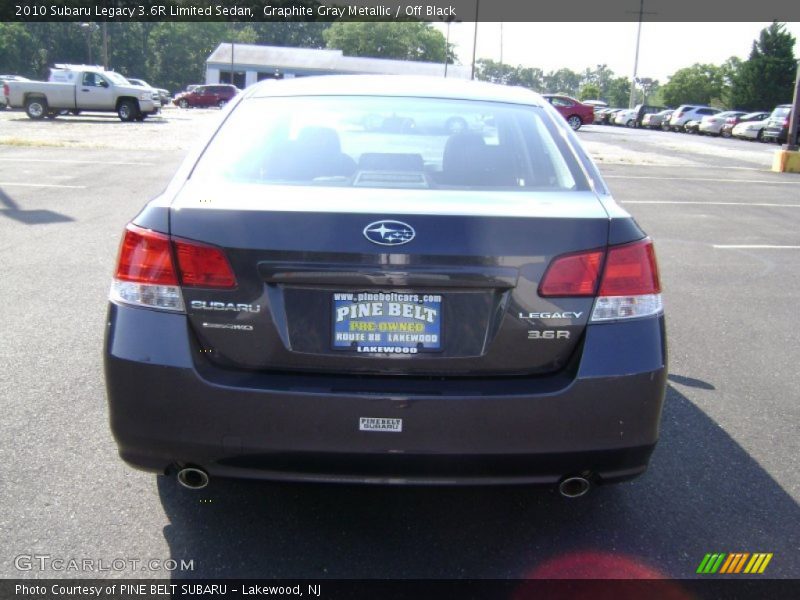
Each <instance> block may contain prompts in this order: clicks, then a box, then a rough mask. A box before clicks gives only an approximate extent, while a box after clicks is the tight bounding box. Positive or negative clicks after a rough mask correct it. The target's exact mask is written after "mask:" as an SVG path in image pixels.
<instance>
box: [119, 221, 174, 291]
mask: <svg viewBox="0 0 800 600" xmlns="http://www.w3.org/2000/svg"><path fill="white" fill-rule="evenodd" d="M116 278H117V279H120V280H122V281H136V282H139V283H156V284H164V285H177V284H178V278H177V277H176V275H175V269H174V267H173V266H172V255H171V253H170V248H169V236H167V235H164V234H163V233H157V232H155V231H150V230H149V229H143V228H141V227H137V226H136V225H128V227H127V228H126V229H125V236H124V237H123V238H122V245H121V246H120V249H119V260H118V261H117V274H116Z"/></svg>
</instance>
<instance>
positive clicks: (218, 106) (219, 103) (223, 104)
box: [217, 100, 228, 108]
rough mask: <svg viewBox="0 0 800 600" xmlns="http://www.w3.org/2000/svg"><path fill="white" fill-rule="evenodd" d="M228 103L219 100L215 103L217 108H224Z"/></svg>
mask: <svg viewBox="0 0 800 600" xmlns="http://www.w3.org/2000/svg"><path fill="white" fill-rule="evenodd" d="M227 103H228V101H227V100H220V101H219V102H217V108H225V105H226V104H227Z"/></svg>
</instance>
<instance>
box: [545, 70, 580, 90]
mask: <svg viewBox="0 0 800 600" xmlns="http://www.w3.org/2000/svg"><path fill="white" fill-rule="evenodd" d="M580 85H581V76H580V75H579V74H578V73H576V72H575V71H572V70H570V69H559V70H558V71H550V72H549V73H548V74H547V75H545V76H544V89H545V90H546V91H547V92H549V93H552V94H568V95H570V96H577V95H578V88H580Z"/></svg>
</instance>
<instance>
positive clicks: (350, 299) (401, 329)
mask: <svg viewBox="0 0 800 600" xmlns="http://www.w3.org/2000/svg"><path fill="white" fill-rule="evenodd" d="M331 307H332V311H333V316H332V321H333V331H332V344H333V348H334V349H337V350H350V351H352V352H359V353H368V354H417V353H419V352H436V351H439V350H441V349H442V296H441V295H439V294H420V293H414V292H336V293H334V294H333V302H332V304H331Z"/></svg>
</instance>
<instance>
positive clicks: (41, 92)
mask: <svg viewBox="0 0 800 600" xmlns="http://www.w3.org/2000/svg"><path fill="white" fill-rule="evenodd" d="M51 71H56V72H57V74H58V76H59V77H61V78H63V79H64V81H6V82H4V84H3V86H4V89H5V96H6V97H7V98H8V101H9V104H10V106H11V107H12V108H24V109H25V112H26V113H27V115H28V117H30V118H31V119H42V118H44V117H49V118H55V117H56V116H58V115H62V114H66V113H68V112H73V113H75V114H77V113H78V112H80V111H82V110H90V111H95V112H116V113H117V115H118V116H119V118H120V120H122V121H133V120H139V121H143V120H144V119H145V117H147V116H149V115H154V114H156V113H158V112H159V111H160V110H161V102H160V101H159V99H158V93H156V92H155V91H154V90H150V89H144V88H142V87H140V86H136V85H131V84H130V83H129V82H128V80H127V79H125V78H124V77H123V76H122V75H120V74H119V73H115V72H113V71H105V70H102V68H101V69H100V70H94V69H90V68H84V67H81V68H79V69H77V70H73V69H64V68H60V67H57V68H55V69H52V70H51Z"/></svg>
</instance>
